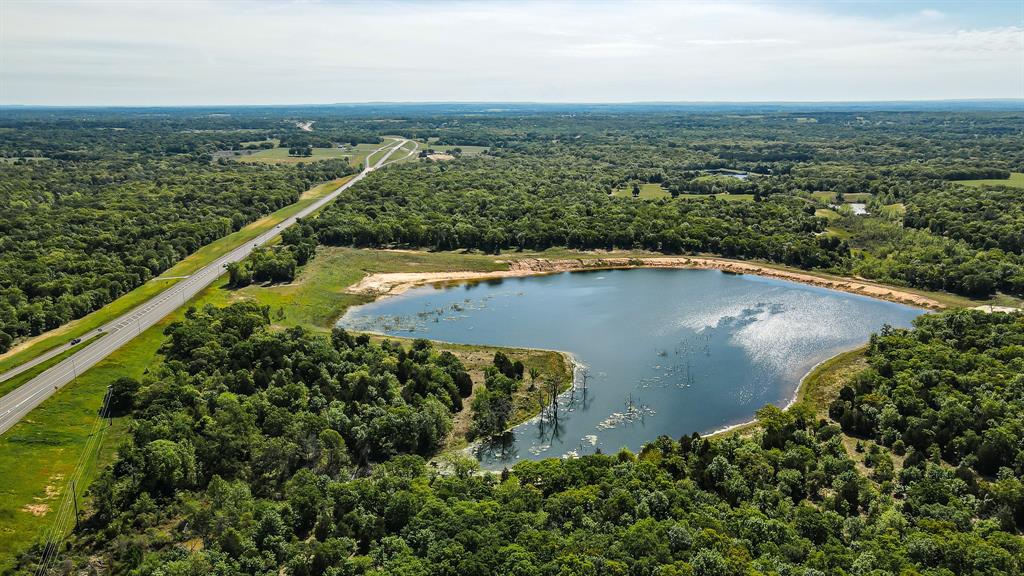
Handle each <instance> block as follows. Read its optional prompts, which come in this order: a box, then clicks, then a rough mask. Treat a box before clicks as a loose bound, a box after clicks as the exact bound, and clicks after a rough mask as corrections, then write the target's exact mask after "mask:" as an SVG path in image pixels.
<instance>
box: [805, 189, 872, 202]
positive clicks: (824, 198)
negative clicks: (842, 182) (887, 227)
mask: <svg viewBox="0 0 1024 576" xmlns="http://www.w3.org/2000/svg"><path fill="white" fill-rule="evenodd" d="M811 197H812V198H814V199H815V200H817V201H818V202H824V203H826V204H835V203H836V193H835V192H823V191H820V192H812V193H811ZM870 199H871V193H869V192H849V193H847V194H843V202H847V203H848V202H867V201H868V200H870Z"/></svg>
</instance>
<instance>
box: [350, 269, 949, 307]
mask: <svg viewBox="0 0 1024 576" xmlns="http://www.w3.org/2000/svg"><path fill="white" fill-rule="evenodd" d="M508 264H509V269H508V270H502V271H497V272H395V273H382V274H371V275H369V276H367V277H365V278H363V279H362V280H360V281H359V282H357V283H356V284H353V285H352V286H350V287H349V288H348V290H347V291H348V292H351V293H356V294H372V295H378V296H381V295H389V294H401V293H402V292H405V291H406V290H408V289H410V288H413V287H416V286H422V285H424V284H433V283H438V282H455V281H465V280H483V279H487V278H510V277H517V276H531V275H535V274H553V273H557V272H568V271H573V270H601V269H615V268H683V269H695V270H722V271H724V272H732V273H735V274H756V275H758V276H765V277H768V278H778V279H780V280H789V281H792V282H801V283H803V284H810V285H811V286H819V287H822V288H830V289H833V290H842V291H843V292H850V293H852V294H861V295H863V296H870V297H872V298H878V299H880V300H888V301H890V302H897V303H899V304H906V305H910V306H916V307H918V308H928V309H932V310H939V309H942V308H944V307H945V306H944V305H943V304H941V303H939V302H937V301H935V300H933V299H931V298H928V297H925V296H921V295H920V294H914V293H912V292H905V291H901V290H899V289H898V288H891V287H888V286H882V285H879V284H873V283H870V282H865V281H861V280H855V279H852V278H849V279H831V278H821V277H819V276H814V275H812V274H805V273H800V272H791V271H788V270H779V269H776V268H771V267H768V266H765V265H762V264H756V263H751V262H738V261H735V260H724V259H720V258H703V257H692V258H688V257H668V258H593V259H571V260H569V259H566V260H547V259H543V258H526V259H522V260H511V261H509V262H508Z"/></svg>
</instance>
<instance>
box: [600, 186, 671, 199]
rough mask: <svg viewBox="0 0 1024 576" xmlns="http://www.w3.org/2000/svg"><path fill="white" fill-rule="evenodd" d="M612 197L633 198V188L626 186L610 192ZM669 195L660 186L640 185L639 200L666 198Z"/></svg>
mask: <svg viewBox="0 0 1024 576" xmlns="http://www.w3.org/2000/svg"><path fill="white" fill-rule="evenodd" d="M612 196H618V197H620V198H632V197H633V186H626V187H625V188H618V189H616V190H614V191H613V192H612ZM670 196H671V194H669V193H668V190H665V188H663V187H662V186H661V184H641V185H640V199H641V200H653V199H655V198H668V197H670Z"/></svg>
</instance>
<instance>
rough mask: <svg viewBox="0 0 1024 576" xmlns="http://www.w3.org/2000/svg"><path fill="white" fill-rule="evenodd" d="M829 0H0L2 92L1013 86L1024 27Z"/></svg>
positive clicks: (807, 96)
mask: <svg viewBox="0 0 1024 576" xmlns="http://www.w3.org/2000/svg"><path fill="white" fill-rule="evenodd" d="M826 8H827V5H826V6H824V7H816V5H811V4H805V3H783V4H777V5H776V4H767V3H749V2H723V3H715V4H711V3H659V2H652V3H645V2H634V3H614V4H613V3H609V2H594V3H582V2H576V3H472V4H471V3H458V2H440V3H429V4H427V3H422V4H420V3H406V2H375V3H329V2H251V3H250V2H223V3H220V2H208V1H191V2H146V3H121V2H117V3H84V2H69V3H57V2H23V1H18V0H6V1H0V102H2V103H39V104H200V103H213V104H229V103H241V104H245V103H309V102H354V101H370V100H395V101H410V100H433V101H438V100H462V101H468V100H495V101H512V100H551V101H592V102H597V101H638V100H857V99H912V98H968V97H1024V64H1022V63H1024V28H1022V27H1021V26H1020V25H1007V26H1001V27H998V28H976V27H971V26H965V25H961V24H958V22H957V21H956V19H955V18H953V17H951V16H949V15H946V16H945V17H938V16H939V14H931V12H934V11H929V10H925V11H922V12H920V13H919V14H918V15H917V16H918V17H908V18H902V19H896V18H882V17H875V18H869V17H865V16H851V15H841V14H835V13H830V12H828V11H827V10H826ZM926 12H928V13H929V14H925V13H926Z"/></svg>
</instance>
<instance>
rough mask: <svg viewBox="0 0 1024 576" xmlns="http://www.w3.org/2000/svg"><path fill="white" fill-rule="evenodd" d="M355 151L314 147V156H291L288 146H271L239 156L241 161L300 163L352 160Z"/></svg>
mask: <svg viewBox="0 0 1024 576" xmlns="http://www.w3.org/2000/svg"><path fill="white" fill-rule="evenodd" d="M352 156H353V153H352V151H351V150H348V149H346V150H342V149H341V148H337V147H335V148H313V155H312V156H289V155H288V149H287V148H271V149H269V150H260V151H259V152H254V153H253V154H248V155H246V156H239V157H238V161H239V162H262V163H265V164H298V163H300V162H316V161H319V160H330V159H332V158H342V159H343V158H346V157H347V158H349V163H350V164H353V165H355V164H354V163H353V162H352V158H351V157H352Z"/></svg>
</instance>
